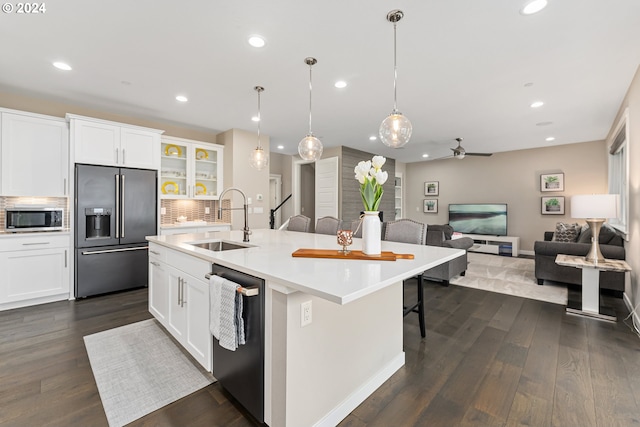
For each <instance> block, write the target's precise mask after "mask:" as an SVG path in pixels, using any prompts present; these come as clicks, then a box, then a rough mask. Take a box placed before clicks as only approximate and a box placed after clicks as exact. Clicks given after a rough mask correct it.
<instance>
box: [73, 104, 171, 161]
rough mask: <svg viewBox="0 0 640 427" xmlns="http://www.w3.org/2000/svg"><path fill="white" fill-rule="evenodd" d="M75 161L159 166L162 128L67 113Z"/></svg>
mask: <svg viewBox="0 0 640 427" xmlns="http://www.w3.org/2000/svg"><path fill="white" fill-rule="evenodd" d="M67 118H68V119H70V121H71V134H72V137H73V145H74V153H75V159H74V160H75V163H86V164H92V165H104V166H122V167H130V168H140V169H156V170H157V169H159V168H160V152H159V150H160V134H161V133H162V132H163V131H161V130H156V129H149V128H143V127H139V126H132V125H125V124H121V123H115V122H108V121H105V120H99V119H92V118H89V117H82V116H76V115H73V114H67Z"/></svg>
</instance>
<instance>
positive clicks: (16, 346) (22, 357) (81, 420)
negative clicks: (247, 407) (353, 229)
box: [0, 283, 640, 427]
mask: <svg viewBox="0 0 640 427" xmlns="http://www.w3.org/2000/svg"><path fill="white" fill-rule="evenodd" d="M425 286H426V292H425V296H426V298H427V301H426V305H427V337H426V338H425V339H421V338H420V332H419V328H418V321H417V316H416V315H410V316H407V317H406V318H405V329H404V343H405V344H404V347H405V352H406V365H405V366H404V367H403V368H401V369H400V370H399V371H398V372H397V373H396V374H395V375H394V376H393V377H392V378H391V379H389V380H388V381H387V382H386V383H385V384H383V386H382V387H380V389H378V390H377V391H376V392H375V393H374V394H373V395H372V396H371V397H370V398H369V399H367V400H366V401H365V402H364V403H362V405H360V406H359V407H358V408H357V409H356V410H355V411H354V412H353V413H352V414H350V415H349V416H348V417H347V418H346V419H345V420H344V421H343V422H342V423H341V424H340V425H341V426H356V427H359V426H514V425H529V426H603V427H605V426H606V427H609V426H629V425H637V424H640V339H639V338H638V337H637V336H636V335H635V334H634V333H633V332H632V331H631V330H630V329H629V328H628V327H627V326H626V325H625V324H624V323H623V322H622V318H624V317H625V316H626V315H627V314H628V313H627V310H626V307H625V306H624V303H623V302H622V300H621V299H618V298H611V297H608V296H605V297H604V300H605V302H606V303H607V304H608V305H611V306H613V307H614V308H615V309H616V311H617V314H618V316H619V317H620V318H621V319H620V320H619V321H618V323H608V322H602V321H598V320H593V319H585V318H582V317H577V316H571V315H567V314H565V312H564V306H560V305H555V304H550V303H544V302H539V301H534V300H529V299H523V298H517V297H511V296H507V295H501V294H496V293H491V292H484V291H479V290H475V289H469V288H463V287H459V286H450V287H442V286H440V285H438V284H432V283H426V285H425ZM414 293H415V291H411V292H410V294H411V295H413V294H414ZM408 295H409V294H408ZM410 297H411V296H408V298H410ZM150 317H151V316H150V315H149V313H148V311H147V291H146V289H141V290H136V291H131V292H125V293H119V294H113V295H107V296H103V297H97V298H89V299H85V300H80V301H76V302H69V301H64V302H56V303H51V304H45V305H40V306H37V307H29V308H23V309H17V310H10V311H4V312H0V425H1V426H107V420H106V417H105V415H104V411H103V409H102V405H101V402H100V397H99V395H98V391H97V388H96V385H95V382H94V379H93V374H92V372H91V367H90V365H89V360H88V358H87V354H86V351H85V347H84V343H83V339H82V337H83V336H85V335H88V334H92V333H95V332H99V331H102V330H107V329H111V328H115V327H118V326H122V325H125V324H129V323H133V322H137V321H140V320H144V319H148V318H150ZM130 425H131V426H254V425H257V424H256V422H255V420H252V419H251V418H250V417H249V416H248V415H246V413H245V412H244V411H243V409H242V408H241V407H239V406H238V405H237V404H236V403H235V402H233V399H232V398H230V397H229V396H228V394H227V393H226V392H225V391H224V390H223V389H222V388H221V387H220V386H219V385H217V384H212V385H211V386H209V387H206V388H204V389H202V390H200V391H198V392H196V393H194V394H192V395H190V396H187V397H185V398H183V399H181V400H179V401H177V402H174V403H173V404H171V405H168V406H166V407H165V408H162V409H160V410H158V411H156V412H154V413H152V414H149V415H147V416H146V417H144V418H142V419H140V420H137V421H135V422H133V423H132V424H130Z"/></svg>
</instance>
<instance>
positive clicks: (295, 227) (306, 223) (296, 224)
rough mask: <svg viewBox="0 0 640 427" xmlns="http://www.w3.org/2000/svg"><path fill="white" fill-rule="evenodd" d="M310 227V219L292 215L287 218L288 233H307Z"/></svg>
mask: <svg viewBox="0 0 640 427" xmlns="http://www.w3.org/2000/svg"><path fill="white" fill-rule="evenodd" d="M310 226H311V218H309V217H308V216H304V215H294V216H292V217H291V218H289V225H287V230H288V231H302V232H304V233H308V232H309V227H310Z"/></svg>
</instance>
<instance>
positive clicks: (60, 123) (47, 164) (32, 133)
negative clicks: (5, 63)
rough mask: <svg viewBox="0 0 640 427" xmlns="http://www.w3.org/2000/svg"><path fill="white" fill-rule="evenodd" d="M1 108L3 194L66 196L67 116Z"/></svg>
mask: <svg viewBox="0 0 640 427" xmlns="http://www.w3.org/2000/svg"><path fill="white" fill-rule="evenodd" d="M7 111H11V112H5V111H3V112H2V125H1V127H2V133H1V135H2V136H1V145H0V147H1V150H0V158H1V159H2V160H1V165H2V173H1V186H0V195H3V196H44V197H64V196H67V189H68V177H69V167H68V164H69V163H68V162H69V132H68V127H67V123H66V121H65V120H64V119H59V118H56V117H48V116H42V115H39V114H30V113H22V112H17V111H16V112H14V111H13V110H7Z"/></svg>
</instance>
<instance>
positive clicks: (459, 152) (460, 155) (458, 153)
mask: <svg viewBox="0 0 640 427" xmlns="http://www.w3.org/2000/svg"><path fill="white" fill-rule="evenodd" d="M456 141H458V146H457V147H456V148H452V149H451V150H452V151H453V156H452V157H453V158H455V159H460V160H462V159H464V158H465V156H484V157H489V156H491V155H493V153H467V150H465V149H464V148H462V145H460V144H461V143H462V138H456Z"/></svg>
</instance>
